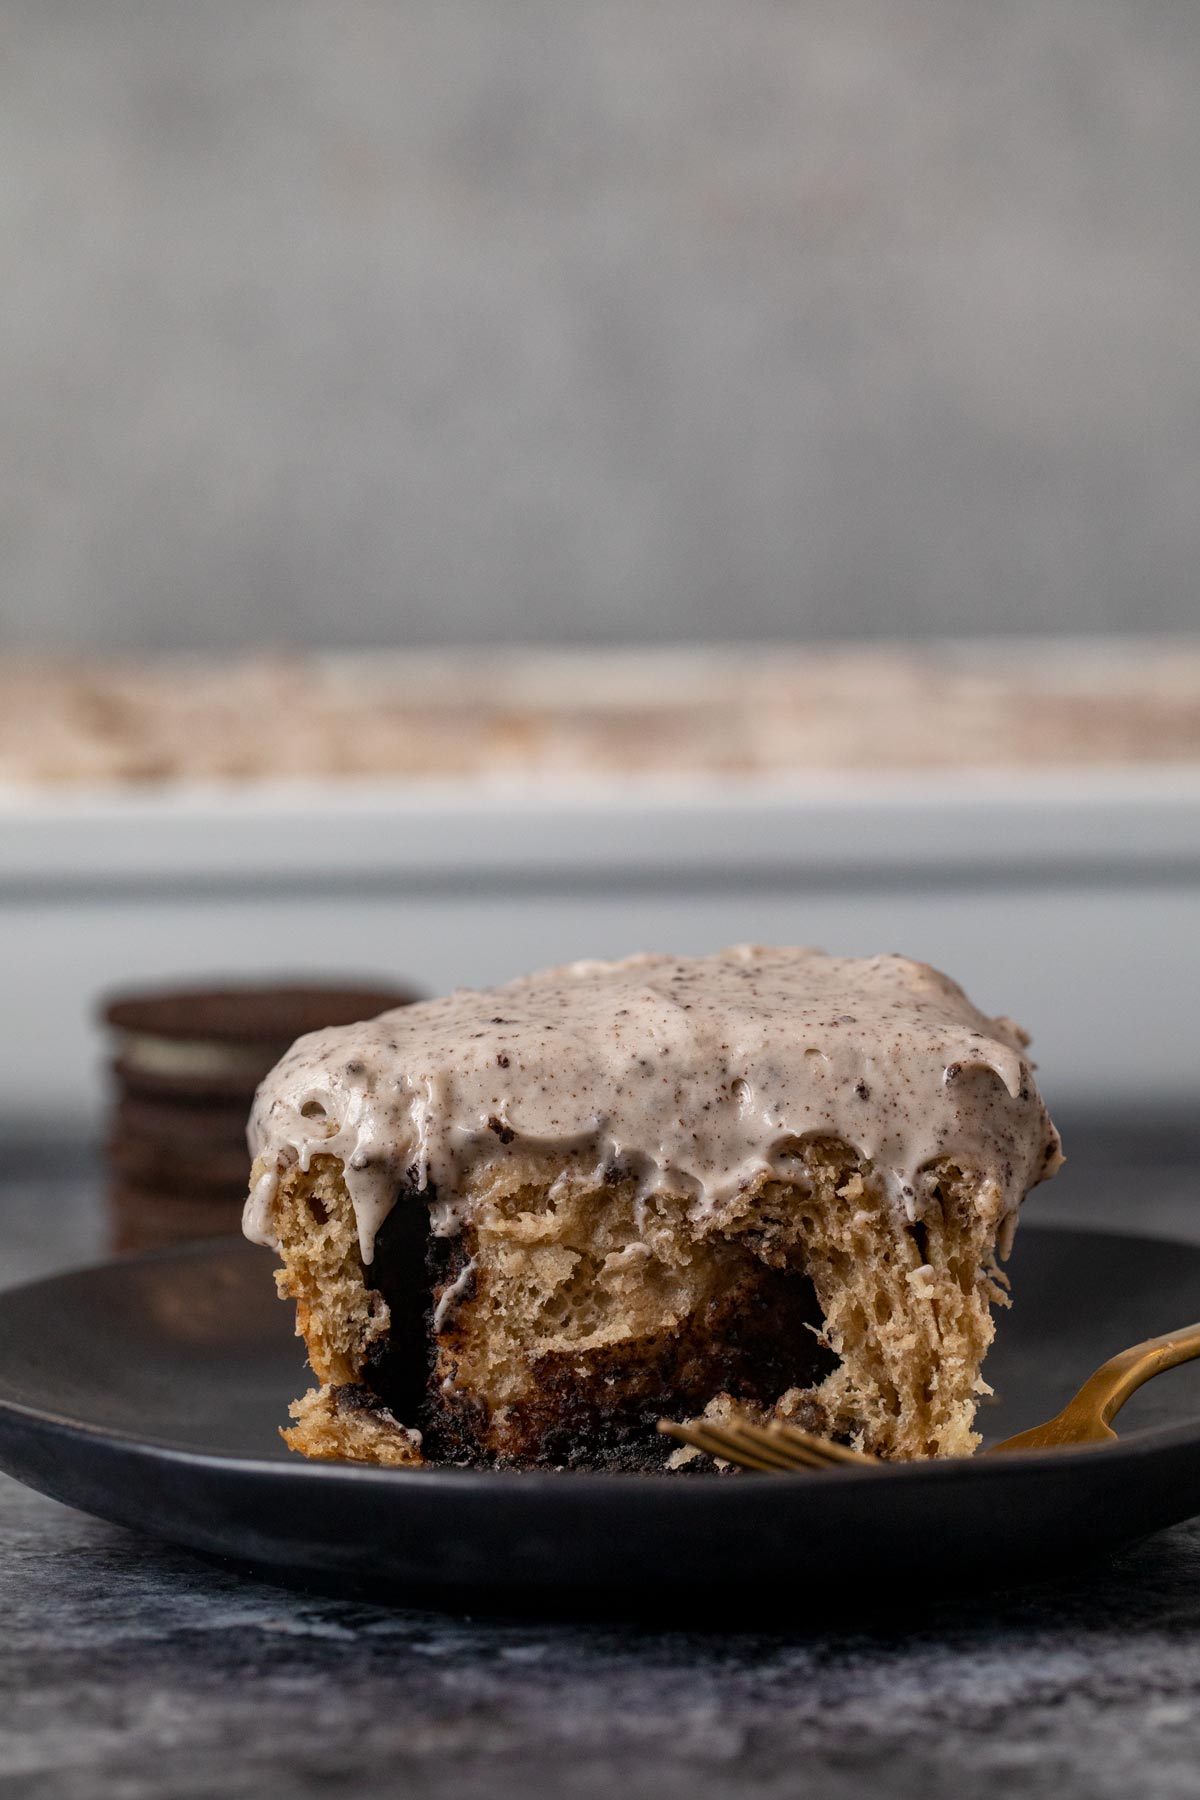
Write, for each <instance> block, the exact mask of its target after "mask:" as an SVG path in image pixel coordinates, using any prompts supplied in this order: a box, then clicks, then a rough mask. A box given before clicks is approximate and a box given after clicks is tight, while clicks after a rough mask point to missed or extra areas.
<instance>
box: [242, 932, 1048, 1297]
mask: <svg viewBox="0 0 1200 1800" xmlns="http://www.w3.org/2000/svg"><path fill="white" fill-rule="evenodd" d="M1027 1043H1028V1039H1027V1038H1026V1036H1025V1034H1024V1033H1023V1032H1022V1031H1021V1029H1020V1027H1019V1026H1017V1025H1015V1024H1014V1023H1013V1022H1012V1020H1010V1019H1005V1018H996V1019H991V1018H988V1017H987V1016H986V1015H985V1014H983V1013H981V1012H979V1011H978V1010H977V1009H976V1008H975V1007H974V1006H972V1005H971V1003H970V1001H969V1000H968V999H967V997H966V995H965V994H964V993H963V991H962V989H961V988H960V987H958V985H957V984H956V983H955V982H953V981H951V980H950V979H949V977H948V976H945V975H941V974H939V973H938V971H937V970H936V969H932V968H929V967H928V966H927V965H926V964H924V963H917V962H911V961H909V960H908V958H906V957H902V956H874V957H869V958H861V959H860V958H843V957H833V956H826V955H824V954H823V953H822V952H821V951H817V950H799V949H768V948H762V947H759V946H754V945H739V946H735V947H734V948H732V949H728V950H722V951H719V952H718V953H717V954H715V955H713V956H705V957H692V958H688V957H673V956H659V955H646V956H633V957H629V958H628V959H627V960H625V961H623V962H612V963H605V962H579V963H572V964H570V965H569V966H567V967H566V968H560V969H549V970H545V971H543V972H542V973H540V974H536V975H530V976H528V977H526V978H524V979H522V980H520V981H514V982H512V983H510V984H509V985H508V986H506V987H500V988H492V989H485V990H482V991H478V992H477V991H473V990H469V989H462V990H460V991H459V992H457V993H454V994H451V995H449V996H448V997H447V998H445V999H441V1000H430V1001H426V1002H423V1003H421V1004H419V1005H415V1006H406V1007H403V1008H401V1009H400V1010H399V1011H396V1012H388V1013H383V1014H382V1015H381V1016H380V1017H379V1018H377V1019H373V1020H370V1021H369V1022H367V1023H364V1024H361V1025H350V1026H341V1027H338V1028H336V1029H333V1030H329V1031H319V1032H314V1033H312V1034H310V1035H309V1036H307V1037H302V1038H300V1039H298V1041H297V1042H296V1043H295V1044H294V1045H293V1047H292V1048H291V1050H289V1052H288V1054H287V1055H286V1056H285V1057H284V1058H283V1059H282V1061H281V1062H280V1063H278V1064H277V1065H276V1067H275V1069H274V1070H273V1071H272V1072H271V1074H270V1075H268V1077H267V1079H266V1080H265V1081H264V1082H263V1084H262V1086H261V1087H260V1088H259V1091H258V1095H257V1098H256V1100H255V1104H254V1109H253V1112H252V1114H251V1118H250V1134H249V1135H250V1148H251V1150H252V1152H253V1153H254V1155H255V1157H256V1158H257V1159H258V1160H257V1165H256V1166H257V1168H258V1169H259V1171H260V1173H259V1175H258V1178H257V1180H256V1183H255V1186H254V1188H253V1189H252V1191H251V1195H250V1198H249V1200H248V1201H247V1204H246V1213H245V1220H244V1229H245V1232H246V1235H247V1236H248V1237H250V1238H252V1239H253V1240H254V1241H255V1242H259V1243H266V1244H271V1243H272V1242H273V1236H272V1226H271V1211H272V1201H273V1198H274V1193H275V1184H276V1180H277V1177H278V1174H279V1171H280V1170H281V1169H283V1168H286V1167H288V1166H291V1165H293V1164H295V1163H296V1162H299V1164H300V1166H301V1167H302V1168H307V1167H308V1165H309V1163H310V1161H311V1158H312V1157H313V1156H315V1155H318V1154H321V1153H326V1154H332V1155H334V1156H336V1157H338V1158H339V1159H340V1160H341V1162H342V1164H343V1166H344V1171H345V1181H346V1186H347V1189H348V1191H349V1194H350V1198H351V1201H352V1203H353V1206H354V1210H355V1215H356V1218H357V1222H358V1233H359V1241H360V1244H361V1248H362V1255H363V1260H364V1262H367V1263H369V1262H370V1261H371V1259H372V1255H373V1249H374V1240H375V1234H376V1232H377V1231H378V1229H379V1227H380V1225H381V1224H382V1223H383V1220H384V1219H385V1218H386V1217H387V1215H388V1213H389V1212H390V1211H391V1209H392V1207H393V1205H394V1204H395V1203H396V1201H397V1199H398V1197H399V1196H400V1194H401V1193H408V1194H411V1193H413V1192H414V1191H415V1192H421V1193H424V1194H425V1195H426V1197H427V1198H428V1199H429V1201H430V1215H431V1220H432V1226H433V1229H434V1231H435V1232H438V1233H439V1234H442V1235H449V1234H452V1233H453V1232H455V1231H457V1230H458V1229H459V1228H460V1227H461V1225H462V1223H463V1219H464V1216H465V1202H464V1200H463V1198H462V1188H463V1186H464V1182H465V1181H466V1180H467V1179H468V1178H469V1176H470V1174H471V1172H472V1171H473V1170H475V1169H478V1168H479V1167H480V1166H481V1165H482V1164H484V1163H493V1162H495V1161H497V1160H498V1159H503V1158H505V1157H513V1156H520V1155H524V1154H527V1153H528V1152H529V1151H530V1150H535V1149H536V1150H557V1151H571V1152H573V1153H576V1154H582V1155H583V1156H584V1157H585V1158H589V1159H594V1162H595V1166H596V1167H597V1168H598V1169H607V1168H610V1167H611V1166H612V1165H614V1164H616V1165H618V1166H619V1167H620V1168H622V1169H623V1170H626V1171H629V1172H631V1173H633V1174H635V1175H636V1177H637V1179H638V1182H639V1185H640V1188H641V1191H642V1192H643V1194H645V1195H649V1194H650V1193H652V1192H653V1191H654V1190H655V1189H669V1190H670V1191H672V1192H675V1193H682V1194H683V1195H685V1196H686V1197H687V1198H688V1200H689V1202H690V1206H691V1210H692V1212H693V1214H694V1216H695V1217H696V1219H697V1222H700V1221H701V1220H702V1219H704V1218H705V1217H706V1216H711V1215H712V1214H714V1213H716V1212H718V1211H719V1209H720V1207H721V1206H722V1204H723V1203H724V1202H726V1201H728V1200H729V1199H731V1198H733V1197H734V1196H736V1194H737V1193H738V1192H739V1190H741V1189H742V1188H744V1187H745V1185H746V1184H747V1183H749V1182H751V1181H753V1180H754V1179H756V1178H758V1177H760V1176H761V1175H762V1174H763V1173H764V1172H766V1171H773V1170H777V1169H778V1170H779V1171H780V1172H783V1168H784V1165H785V1163H786V1158H787V1154H788V1148H789V1145H794V1143H795V1141H796V1140H797V1139H801V1138H805V1137H811V1136H814V1135H816V1136H830V1137H836V1138H840V1139H842V1140H844V1142H846V1143H847V1144H849V1145H850V1146H851V1147H852V1148H853V1149H854V1150H855V1151H856V1153H857V1154H858V1155H859V1156H860V1157H861V1158H869V1159H870V1161H871V1163H872V1165H873V1167H874V1170H875V1172H876V1175H877V1177H878V1178H879V1180H880V1181H881V1183H882V1185H883V1188H884V1191H885V1192H886V1194H887V1196H888V1198H889V1199H890V1201H891V1202H892V1203H893V1204H894V1205H895V1206H896V1207H897V1208H900V1209H902V1210H903V1211H904V1212H905V1213H906V1214H907V1215H908V1217H909V1218H916V1217H917V1216H919V1214H920V1212H921V1210H922V1207H923V1205H924V1204H925V1201H926V1193H927V1184H926V1183H924V1182H923V1181H922V1172H923V1171H924V1170H925V1169H927V1167H928V1166H929V1165H930V1164H931V1163H933V1162H936V1161H938V1160H940V1159H941V1158H949V1159H951V1160H952V1161H954V1162H955V1163H957V1164H958V1165H959V1166H960V1167H962V1168H964V1169H969V1170H974V1171H977V1172H979V1173H980V1174H981V1175H982V1176H984V1177H985V1178H986V1179H987V1180H988V1181H989V1182H990V1183H992V1184H994V1189H995V1191H994V1194H993V1199H994V1201H995V1202H996V1203H997V1216H998V1217H999V1218H1000V1219H1001V1221H1002V1229H1001V1242H1002V1245H1004V1246H1005V1247H1006V1245H1007V1240H1008V1239H1009V1238H1010V1237H1011V1231H1012V1227H1013V1225H1014V1223H1015V1218H1016V1212H1017V1209H1018V1207H1019V1206H1020V1204H1021V1201H1022V1199H1023V1198H1024V1196H1025V1194H1026V1192H1027V1191H1028V1189H1029V1188H1031V1187H1032V1186H1034V1184H1035V1183H1037V1182H1038V1181H1042V1180H1045V1179H1046V1177H1048V1176H1050V1175H1052V1174H1053V1173H1054V1172H1055V1170H1056V1169H1057V1168H1058V1166H1059V1164H1060V1163H1061V1161H1062V1157H1061V1154H1060V1150H1059V1141H1058V1136H1057V1133H1056V1132H1055V1130H1054V1128H1053V1126H1052V1125H1051V1123H1050V1120H1049V1118H1048V1116H1047V1114H1046V1109H1045V1107H1044V1105H1043V1103H1042V1100H1041V1096H1040V1095H1039V1093H1038V1091H1037V1088H1036V1086H1035V1084H1034V1080H1033V1075H1032V1068H1031V1064H1030V1062H1029V1060H1028V1058H1027V1056H1026V1055H1025V1046H1026V1044H1027Z"/></svg>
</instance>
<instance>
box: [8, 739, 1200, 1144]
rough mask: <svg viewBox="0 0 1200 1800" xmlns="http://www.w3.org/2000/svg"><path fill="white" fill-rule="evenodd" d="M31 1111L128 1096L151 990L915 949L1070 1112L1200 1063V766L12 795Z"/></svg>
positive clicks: (1165, 1089)
mask: <svg viewBox="0 0 1200 1800" xmlns="http://www.w3.org/2000/svg"><path fill="white" fill-rule="evenodd" d="M0 923H2V924H3V930H2V931H0V982H2V984H3V986H2V989H0V991H2V993H3V996H4V1015H5V1031H4V1035H3V1049H2V1051H0V1078H2V1081H3V1096H4V1098H3V1105H2V1107H0V1114H2V1116H3V1118H4V1120H5V1123H6V1126H7V1127H8V1128H9V1129H10V1130H11V1129H28V1130H42V1129H44V1126H45V1124H46V1122H47V1121H48V1120H54V1121H56V1122H58V1123H59V1124H60V1125H61V1128H63V1129H66V1130H70V1129H72V1128H73V1127H76V1126H82V1125H86V1123H87V1122H88V1121H89V1120H90V1119H92V1118H94V1116H95V1115H96V1112H97V1109H98V1106H99V1102H100V1096H101V1091H102V1067H101V1062H100V1040H99V1036H98V1034H97V1032H96V1031H95V1028H94V1025H93V1021H92V1014H93V1009H94V1005H95V1001H96V998H97V996H98V995H100V994H102V993H103V992H105V991H106V990H108V989H110V988H113V987H116V986H121V985H124V984H127V983H131V982H139V981H146V982H154V981H158V980H160V979H161V980H166V981H171V980H175V979H178V978H184V979H190V978H193V977H195V976H198V975H199V976H203V975H218V976H219V975H223V974H239V973H240V974H243V975H249V976H256V975H267V974H276V973H292V972H296V973H299V972H303V971H311V972H314V973H320V972H328V973H331V974H334V975H342V974H347V973H359V972H362V973H371V974H375V973H379V974H403V975H407V976H411V977H412V978H414V979H415V980H416V981H417V982H418V983H420V984H421V985H422V986H424V987H425V988H426V989H427V990H428V991H430V992H439V991H444V990H446V989H448V988H450V987H452V986H454V985H456V984H459V983H469V984H476V983H481V982H492V981H500V980H504V979H505V978H507V977H509V976H511V975H515V974H517V973H520V972H522V971H524V970H526V969H528V968H530V967H535V966H537V965H539V964H546V963H551V962H558V961H566V960H570V959H572V958H575V957H580V956H615V955H622V954H626V953H628V952H630V951H632V950H636V949H643V948H649V949H676V950H680V951H686V952H695V951H700V950H704V949H710V948H714V947H716V946H718V945H720V944H722V943H726V942H731V941H745V940H758V941H764V942H792V943H808V944H819V945H822V946H823V947H825V948H828V949H831V950H838V951H842V952H848V953H863V954H866V953H870V952H873V951H877V950H903V951H904V952H906V953H907V954H910V955H914V956H919V957H923V958H925V959H926V960H928V961H931V962H935V963H937V964H939V965H940V966H942V967H944V968H945V969H947V970H948V971H949V972H950V973H952V974H953V975H955V976H956V977H957V978H958V979H959V980H960V981H962V982H963V984H964V985H965V986H966V987H967V989H968V991H969V992H970V993H971V995H972V997H973V998H974V999H975V1000H976V1001H977V1003H978V1004H980V1005H981V1006H983V1007H985V1008H988V1009H991V1010H995V1011H1004V1012H1008V1013H1011V1014H1012V1015H1013V1016H1015V1017H1016V1018H1018V1019H1019V1020H1020V1021H1021V1022H1022V1023H1023V1024H1024V1025H1025V1026H1026V1027H1027V1028H1028V1029H1029V1030H1030V1031H1031V1032H1032V1033H1033V1034H1034V1039H1035V1054H1036V1056H1037V1058H1038V1061H1039V1063H1040V1065H1041V1068H1042V1078H1043V1084H1044V1087H1045V1090H1046V1092H1047V1095H1048V1096H1049V1098H1050V1099H1051V1101H1052V1103H1053V1102H1055V1101H1057V1102H1058V1103H1059V1104H1064V1103H1071V1104H1089V1105H1109V1104H1113V1103H1116V1104H1146V1103H1157V1102H1162V1103H1164V1104H1175V1103H1177V1102H1179V1101H1180V1100H1184V1099H1187V1098H1194V1097H1195V1095H1196V1092H1197V1085H1198V1081H1200V1007H1198V1006H1197V1000H1196V994H1197V987H1198V981H1197V978H1198V976H1200V947H1198V946H1200V769H1195V768H1188V767H1184V768H1180V767H1178V766H1174V767H1171V768H1155V767H1143V768H1140V769H1138V770H1137V771H1128V770H1121V771H1110V772H1105V771H1101V770H1095V769H1092V770H1087V771H1083V772H1078V773H1076V772H1072V773H1069V774H1065V773H1056V774H1053V775H1048V774H1039V773H1033V772H1022V773H1016V774H1014V773H1008V772H1006V773H1004V774H986V773H971V774H970V775H954V774H948V773H944V772H938V773H928V774H920V775H913V774H905V775H896V776H894V777H889V776H882V775H875V774H872V775H854V776H848V775H839V776H821V777H815V776H814V777H807V778H805V779H803V780H801V779H790V780H788V781H786V782H783V781H766V780H762V779H755V778H744V779H739V780H726V781H714V780H707V779H706V780H704V781H694V782H693V781H686V782H685V781H674V782H670V783H665V782H660V783H657V784H654V785H649V786H648V785H638V786H637V787H636V788H635V787H629V786H626V787H624V788H622V787H620V786H617V785H614V784H611V783H587V782H584V781H572V782H570V783H569V784H565V783H559V784H547V783H543V784H541V785H539V786H537V787H534V786H525V787H522V786H519V785H514V784H509V785H507V786H505V785H495V786H492V787H488V788H486V789H484V788H481V787H479V786H477V785H476V786H468V785H465V784H464V785H443V786H437V785H432V784H427V785H425V786H424V787H421V788H415V787H410V788H405V787H402V786H394V785H387V784H378V785H375V784H354V785H350V784H345V783H342V784H339V783H321V784H311V785H304V786H296V785H285V784H265V783H260V784H254V785H246V786H243V787H237V788H234V787H228V788H218V787H208V788H205V787H200V786H194V785H191V786H184V785H174V786H170V787H163V788H157V789H152V788H147V789H144V790H137V789H127V790H117V789H112V788H109V789H104V790H95V791H91V792H87V791H82V790H79V789H74V790H61V791H58V792H54V791H43V792H41V793H25V794H19V793H15V792H14V793H12V794H10V795H7V796H3V797H0Z"/></svg>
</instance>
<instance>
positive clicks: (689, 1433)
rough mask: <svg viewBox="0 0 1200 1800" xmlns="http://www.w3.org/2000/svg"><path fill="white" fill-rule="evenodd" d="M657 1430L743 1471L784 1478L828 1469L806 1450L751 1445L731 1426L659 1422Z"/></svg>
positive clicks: (669, 1421) (789, 1446)
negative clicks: (794, 1473) (795, 1473)
mask: <svg viewBox="0 0 1200 1800" xmlns="http://www.w3.org/2000/svg"><path fill="white" fill-rule="evenodd" d="M658 1429H659V1430H660V1431H661V1432H662V1433H663V1434H664V1436H666V1437H673V1438H677V1439H678V1440H679V1442H680V1443H681V1444H691V1445H692V1446H693V1447H694V1448H695V1449H697V1450H703V1451H704V1453H705V1455H706V1456H719V1457H720V1458H721V1460H722V1462H735V1463H738V1464H739V1465H740V1466H741V1467H742V1468H747V1469H757V1470H758V1471H760V1472H761V1473H770V1474H782V1473H787V1472H790V1471H793V1470H795V1469H804V1468H808V1469H816V1468H825V1467H827V1466H828V1465H827V1464H826V1463H824V1462H819V1461H818V1460H817V1459H816V1457H814V1456H810V1455H809V1454H808V1453H807V1452H805V1451H803V1450H801V1451H800V1452H797V1451H796V1449H795V1448H794V1447H793V1446H792V1445H790V1444H788V1445H784V1444H767V1445H762V1446H760V1445H759V1444H758V1443H751V1442H750V1441H749V1439H748V1438H746V1437H744V1436H743V1435H742V1434H741V1432H740V1430H738V1429H736V1428H735V1427H733V1426H732V1425H729V1426H725V1427H719V1426H714V1425H710V1424H708V1423H703V1424H702V1423H699V1422H697V1423H696V1424H689V1425H680V1424H677V1423H676V1422H675V1420H673V1419H660V1420H659V1425H658Z"/></svg>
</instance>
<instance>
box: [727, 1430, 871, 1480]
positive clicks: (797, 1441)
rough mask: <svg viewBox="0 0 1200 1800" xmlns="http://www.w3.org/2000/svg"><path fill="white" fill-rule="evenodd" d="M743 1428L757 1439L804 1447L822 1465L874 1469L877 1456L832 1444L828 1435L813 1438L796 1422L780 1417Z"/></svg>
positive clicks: (811, 1434)
mask: <svg viewBox="0 0 1200 1800" xmlns="http://www.w3.org/2000/svg"><path fill="white" fill-rule="evenodd" d="M742 1429H743V1430H744V1431H746V1432H748V1433H749V1434H750V1436H751V1437H752V1438H753V1439H754V1440H755V1441H757V1440H758V1439H759V1438H766V1439H767V1440H768V1441H769V1440H771V1439H774V1440H776V1441H777V1442H779V1441H781V1442H783V1443H785V1444H787V1445H788V1446H789V1447H790V1448H794V1449H796V1450H797V1451H799V1450H800V1449H801V1447H803V1448H804V1449H805V1450H807V1451H809V1452H810V1453H811V1454H812V1455H813V1456H814V1457H816V1458H817V1459H818V1460H819V1462H820V1463H821V1465H822V1466H827V1465H828V1464H830V1463H845V1464H848V1465H849V1466H850V1467H852V1468H856V1469H862V1468H868V1469H877V1468H878V1467H879V1458H878V1457H877V1456H867V1455H865V1454H864V1453H863V1452H862V1451H861V1450H851V1448H850V1446H849V1445H848V1444H835V1443H834V1442H833V1441H832V1440H831V1439H830V1438H822V1437H816V1436H814V1435H813V1433H812V1432H811V1431H804V1430H802V1429H801V1427H800V1426H799V1425H789V1424H787V1423H786V1422H785V1421H784V1420H782V1419H777V1420H774V1421H773V1422H772V1423H771V1424H770V1425H768V1426H761V1425H745V1426H743V1427H742Z"/></svg>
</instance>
